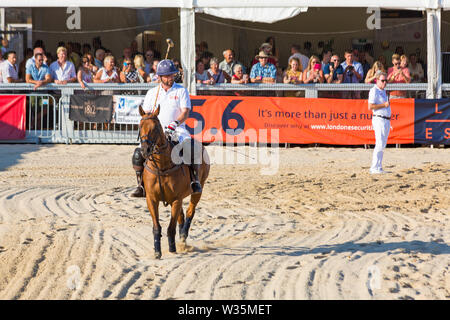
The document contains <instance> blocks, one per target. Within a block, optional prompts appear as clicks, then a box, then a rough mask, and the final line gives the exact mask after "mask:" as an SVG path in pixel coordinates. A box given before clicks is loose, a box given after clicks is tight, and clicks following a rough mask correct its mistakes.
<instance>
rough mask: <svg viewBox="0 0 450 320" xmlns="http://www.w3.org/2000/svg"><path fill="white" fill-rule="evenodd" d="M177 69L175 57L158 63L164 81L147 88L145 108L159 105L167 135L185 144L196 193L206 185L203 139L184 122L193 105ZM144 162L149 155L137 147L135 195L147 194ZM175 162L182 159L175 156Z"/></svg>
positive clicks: (161, 119) (161, 121)
mask: <svg viewBox="0 0 450 320" xmlns="http://www.w3.org/2000/svg"><path fill="white" fill-rule="evenodd" d="M177 72H178V70H177V68H176V67H175V65H174V64H173V62H172V61H171V60H168V59H165V60H162V61H161V62H160V63H159V64H158V67H157V69H156V74H157V75H158V77H160V84H159V85H158V86H157V87H154V88H152V89H150V90H149V91H148V92H147V94H146V96H145V98H144V103H143V106H142V108H143V109H144V111H145V112H146V113H148V112H154V111H155V109H156V108H157V107H158V106H159V108H160V111H159V115H158V119H159V121H160V123H161V126H162V127H163V128H164V132H165V134H166V136H167V137H169V139H170V140H171V141H176V140H177V141H178V142H179V143H180V144H181V146H182V149H183V157H182V159H183V162H184V163H185V164H188V165H189V169H190V172H191V188H192V192H193V194H196V193H201V192H202V186H201V184H200V182H199V180H198V172H199V168H200V165H201V162H202V161H201V151H202V148H201V144H200V143H198V142H197V141H195V140H194V139H192V138H191V135H190V134H189V132H188V131H187V129H186V127H185V124H184V121H186V119H187V118H188V117H189V111H190V110H191V108H192V107H191V100H190V97H189V92H188V91H187V90H186V88H184V87H183V86H181V85H180V84H178V83H175V81H174V76H175V74H176V73H177ZM141 134H142V133H141ZM172 154H173V152H172ZM178 156H179V155H178ZM180 158H181V157H180ZM172 160H174V159H172ZM176 160H179V159H176ZM144 162H145V159H144V157H143V156H142V152H141V148H140V147H139V148H136V149H135V150H134V153H133V156H132V164H133V168H134V170H135V171H136V177H137V184H138V186H137V189H136V190H135V191H134V192H133V193H132V194H131V196H132V197H144V196H145V190H144V186H143V181H142V180H143V179H142V176H143V171H144ZM174 162H178V161H175V160H174Z"/></svg>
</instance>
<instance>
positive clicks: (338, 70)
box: [323, 63, 344, 80]
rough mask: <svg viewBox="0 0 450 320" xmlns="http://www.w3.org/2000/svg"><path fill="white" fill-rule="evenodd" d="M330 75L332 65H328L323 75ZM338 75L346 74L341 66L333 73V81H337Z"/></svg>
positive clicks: (324, 68)
mask: <svg viewBox="0 0 450 320" xmlns="http://www.w3.org/2000/svg"><path fill="white" fill-rule="evenodd" d="M326 74H330V65H329V64H328V63H327V64H326V65H325V66H324V67H323V75H326ZM338 74H344V69H343V68H342V66H341V65H338V66H337V68H336V69H335V70H334V72H333V80H337V76H338Z"/></svg>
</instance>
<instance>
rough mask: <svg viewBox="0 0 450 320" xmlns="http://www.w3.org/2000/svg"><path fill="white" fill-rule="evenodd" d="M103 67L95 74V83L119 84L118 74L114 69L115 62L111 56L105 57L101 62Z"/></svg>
mask: <svg viewBox="0 0 450 320" xmlns="http://www.w3.org/2000/svg"><path fill="white" fill-rule="evenodd" d="M103 63H104V65H105V66H104V67H102V68H101V69H99V70H98V71H97V73H96V74H95V78H94V82H95V83H111V82H112V83H119V82H120V79H119V74H118V72H117V69H116V67H115V61H114V57H113V56H106V57H105V60H104V61H103Z"/></svg>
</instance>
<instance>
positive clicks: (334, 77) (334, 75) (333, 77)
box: [323, 55, 344, 83]
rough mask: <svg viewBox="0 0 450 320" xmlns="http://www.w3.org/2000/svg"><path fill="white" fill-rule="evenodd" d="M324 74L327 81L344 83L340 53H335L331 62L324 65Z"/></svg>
mask: <svg viewBox="0 0 450 320" xmlns="http://www.w3.org/2000/svg"><path fill="white" fill-rule="evenodd" d="M323 75H324V77H325V82H326V83H342V81H344V69H343V68H342V66H341V65H340V59H339V56H338V55H333V56H332V57H331V59H330V62H329V63H328V64H326V65H325V66H324V67H323Z"/></svg>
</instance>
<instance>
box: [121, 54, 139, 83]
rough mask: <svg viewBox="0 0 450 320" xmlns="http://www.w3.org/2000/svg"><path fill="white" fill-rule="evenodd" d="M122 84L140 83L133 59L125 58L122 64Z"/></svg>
mask: <svg viewBox="0 0 450 320" xmlns="http://www.w3.org/2000/svg"><path fill="white" fill-rule="evenodd" d="M120 82H122V83H136V82H140V81H139V74H138V73H137V71H136V69H135V68H134V63H132V62H131V58H125V59H124V60H123V62H122V71H121V72H120Z"/></svg>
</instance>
